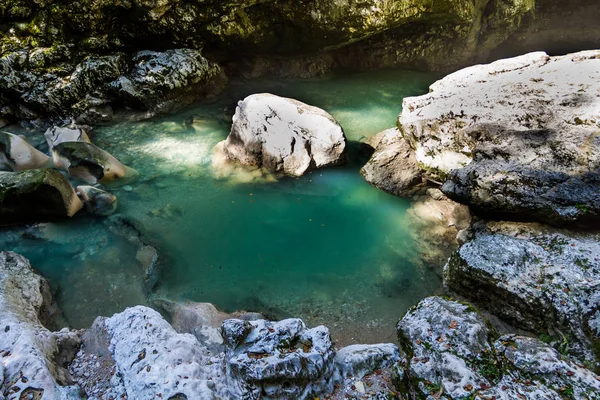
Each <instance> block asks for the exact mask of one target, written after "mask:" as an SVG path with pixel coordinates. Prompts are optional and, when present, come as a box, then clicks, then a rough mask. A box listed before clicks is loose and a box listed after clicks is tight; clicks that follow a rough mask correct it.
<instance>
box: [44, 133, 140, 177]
mask: <svg viewBox="0 0 600 400" xmlns="http://www.w3.org/2000/svg"><path fill="white" fill-rule="evenodd" d="M52 158H53V159H54V165H55V166H56V167H57V168H61V169H64V170H66V171H68V172H69V175H71V176H72V177H74V178H77V179H80V180H82V181H83V182H86V183H89V184H95V183H98V182H102V183H106V182H110V181H112V180H115V179H117V178H126V177H132V176H135V175H136V172H135V171H133V170H132V169H131V168H128V167H126V166H125V165H123V164H121V162H120V161H119V160H117V159H116V158H115V157H113V156H112V155H110V154H109V153H107V152H106V151H104V150H102V149H101V148H99V147H97V146H95V145H93V144H91V143H86V142H62V143H59V144H57V145H56V146H54V148H53V149H52Z"/></svg>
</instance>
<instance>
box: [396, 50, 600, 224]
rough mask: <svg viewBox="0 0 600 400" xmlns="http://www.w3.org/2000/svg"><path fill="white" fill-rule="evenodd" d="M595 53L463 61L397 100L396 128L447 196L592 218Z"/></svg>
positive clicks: (599, 57) (489, 210)
mask: <svg viewBox="0 0 600 400" xmlns="http://www.w3.org/2000/svg"><path fill="white" fill-rule="evenodd" d="M599 65H600V52H599V51H587V52H581V53H575V54H570V55H566V56H561V57H549V56H548V55H546V54H545V53H541V52H538V53H531V54H527V55H524V56H520V57H515V58H510V59H504V60H499V61H496V62H494V63H491V64H487V65H477V66H473V67H469V68H466V69H463V70H461V71H458V72H456V73H453V74H451V75H448V76H447V77H445V78H443V79H442V80H440V81H438V82H436V83H434V84H433V85H431V87H430V93H429V94H427V95H424V96H420V97H410V98H406V99H404V102H403V111H402V114H401V115H400V118H399V121H398V123H399V125H398V126H399V129H400V132H401V134H402V136H403V138H404V139H405V140H407V141H408V142H409V143H410V145H411V147H412V148H414V149H415V157H416V161H417V162H418V163H419V165H420V166H421V167H422V168H423V169H425V170H427V173H428V174H429V175H431V176H433V177H435V178H436V179H439V180H442V181H445V184H444V186H443V188H442V190H443V191H444V192H445V193H446V194H447V195H448V196H449V197H450V198H452V199H454V200H456V201H459V202H462V203H465V204H468V205H470V206H472V207H473V209H474V210H476V211H478V212H480V213H486V214H494V215H500V216H509V217H511V218H518V219H535V220H538V221H543V222H547V223H552V224H556V225H561V224H581V225H586V226H590V227H592V226H595V225H596V224H597V223H598V221H600V209H599V208H598V202H597V201H596V200H595V199H596V197H597V193H598V191H599V190H600V175H599V172H598V171H599V170H600V151H599V150H600V138H599V137H598V135H597V134H596V133H597V130H598V125H597V121H599V120H600V106H599V105H598V104H600V103H599V102H598V101H597V97H598V94H597V93H598V82H600V75H599V72H598V71H600V68H599Z"/></svg>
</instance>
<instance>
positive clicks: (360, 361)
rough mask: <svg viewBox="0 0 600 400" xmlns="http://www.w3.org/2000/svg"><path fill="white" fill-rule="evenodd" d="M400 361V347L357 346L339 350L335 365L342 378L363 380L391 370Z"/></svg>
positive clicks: (392, 345)
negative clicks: (381, 371)
mask: <svg viewBox="0 0 600 400" xmlns="http://www.w3.org/2000/svg"><path fill="white" fill-rule="evenodd" d="M399 360H400V352H399V351H398V346H396V345H395V344H393V343H385V344H370V345H369V344H355V345H351V346H346V347H343V348H341V349H340V350H338V352H337V353H336V355H335V364H336V367H337V368H338V370H339V373H340V375H341V377H342V378H343V377H354V378H358V379H360V378H362V377H364V376H365V375H367V374H370V373H372V372H373V371H375V370H381V369H384V368H389V367H391V366H392V365H394V364H395V363H397V362H398V361H399Z"/></svg>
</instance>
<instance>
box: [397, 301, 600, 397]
mask: <svg viewBox="0 0 600 400" xmlns="http://www.w3.org/2000/svg"><path fill="white" fill-rule="evenodd" d="M398 338H399V340H400V343H401V346H402V349H403V350H404V352H405V354H406V357H405V358H404V360H402V361H401V362H400V363H399V364H398V365H397V366H396V369H395V379H394V380H395V384H396V386H397V388H398V389H399V391H400V393H403V394H408V395H409V398H415V399H431V398H436V399H448V400H450V399H482V400H483V399H494V398H495V399H507V400H508V399H516V398H520V399H557V400H559V399H582V400H583V399H598V393H600V392H599V390H600V377H598V376H597V375H595V374H594V373H593V372H592V371H590V370H588V369H586V368H584V367H582V366H581V365H579V364H577V363H575V362H573V361H572V360H569V359H568V358H566V357H564V356H561V355H560V354H559V353H558V352H557V351H556V350H555V349H553V348H552V347H550V346H549V345H547V344H545V343H543V342H541V341H540V340H538V339H536V338H530V337H525V336H519V335H504V336H501V337H497V334H496V332H495V331H494V329H493V328H491V326H490V323H489V321H488V320H487V319H486V318H485V317H483V316H482V315H481V314H480V313H479V312H478V311H477V310H476V309H475V308H473V307H472V306H470V305H469V304H464V303H460V302H457V301H454V300H451V299H444V298H441V297H429V298H426V299H424V300H422V301H421V302H420V303H419V304H418V305H417V306H415V307H414V308H412V309H411V310H409V311H408V312H407V313H406V315H405V316H404V317H403V318H402V320H401V321H400V322H399V323H398Z"/></svg>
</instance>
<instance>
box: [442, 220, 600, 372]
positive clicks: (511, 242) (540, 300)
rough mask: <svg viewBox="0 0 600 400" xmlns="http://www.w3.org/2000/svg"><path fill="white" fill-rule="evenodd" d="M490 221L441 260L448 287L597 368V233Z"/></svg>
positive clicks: (599, 244) (599, 249) (599, 272)
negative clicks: (545, 336) (452, 253)
mask: <svg viewBox="0 0 600 400" xmlns="http://www.w3.org/2000/svg"><path fill="white" fill-rule="evenodd" d="M489 226H490V227H489V228H488V229H486V230H482V231H480V232H479V231H478V233H477V235H476V237H475V239H474V240H473V241H471V242H469V243H467V244H465V245H463V246H462V247H461V248H460V249H459V250H458V251H457V252H456V253H455V254H454V255H453V256H452V257H451V258H450V260H449V261H448V264H447V265H446V267H445V273H444V275H445V276H444V282H445V284H446V285H447V286H448V288H449V289H451V290H452V291H454V292H456V293H459V294H460V295H463V296H465V297H467V298H468V299H470V300H472V301H474V302H476V303H477V304H479V305H481V306H482V307H484V308H486V309H488V310H490V311H491V312H492V313H494V314H496V315H498V316H499V317H501V318H503V319H505V320H507V321H509V322H510V323H512V324H514V325H515V326H518V327H520V328H522V329H526V330H528V331H531V332H534V333H536V334H544V335H548V334H549V335H550V338H552V341H553V342H554V343H555V344H556V345H557V346H558V347H559V348H560V349H561V350H563V351H565V352H568V353H570V354H573V355H575V356H577V357H579V359H580V360H582V362H588V363H590V364H592V365H594V364H596V365H597V362H598V358H599V357H600V354H599V353H596V351H597V343H598V342H600V330H598V319H597V318H598V315H599V313H600V301H599V299H600V291H599V288H600V261H599V260H600V239H599V237H598V235H595V234H576V233H573V232H568V231H562V232H560V231H559V232H556V231H554V232H553V231H551V230H550V231H544V230H540V228H538V227H537V226H535V225H525V224H515V223H512V224H511V223H503V224H490V225H489Z"/></svg>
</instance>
